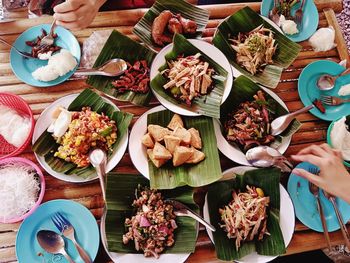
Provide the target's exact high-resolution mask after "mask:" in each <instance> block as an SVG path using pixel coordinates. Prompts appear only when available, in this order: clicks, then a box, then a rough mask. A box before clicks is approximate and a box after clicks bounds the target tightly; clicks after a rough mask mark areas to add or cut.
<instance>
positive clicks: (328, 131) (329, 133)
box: [327, 117, 350, 167]
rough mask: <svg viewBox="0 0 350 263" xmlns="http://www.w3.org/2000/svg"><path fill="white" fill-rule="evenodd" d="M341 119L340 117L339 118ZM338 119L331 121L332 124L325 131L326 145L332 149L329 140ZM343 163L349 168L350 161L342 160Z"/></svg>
mask: <svg viewBox="0 0 350 263" xmlns="http://www.w3.org/2000/svg"><path fill="white" fill-rule="evenodd" d="M341 118H342V117H341ZM341 118H339V119H341ZM339 119H337V120H335V121H333V122H332V123H331V124H330V125H329V127H328V130H327V143H328V144H329V145H330V146H331V147H333V146H332V139H331V131H332V129H333V125H334V123H335V122H336V121H338V120H339ZM343 163H344V165H345V166H347V167H350V160H347V161H345V160H344V162H343Z"/></svg>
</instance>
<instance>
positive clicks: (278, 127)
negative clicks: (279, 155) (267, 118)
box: [271, 104, 315, 136]
mask: <svg viewBox="0 0 350 263" xmlns="http://www.w3.org/2000/svg"><path fill="white" fill-rule="evenodd" d="M314 107H315V105H313V104H311V105H309V106H306V107H304V108H302V109H300V110H297V111H295V112H291V113H288V114H286V115H283V116H280V117H278V118H276V119H274V120H273V121H272V122H271V135H273V136H276V135H279V134H281V133H282V132H284V131H285V129H287V128H288V126H289V124H290V123H291V122H292V121H293V120H294V117H295V116H297V115H299V114H301V113H304V112H307V111H309V110H311V109H313V108H314Z"/></svg>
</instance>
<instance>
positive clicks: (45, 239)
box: [36, 230, 74, 263]
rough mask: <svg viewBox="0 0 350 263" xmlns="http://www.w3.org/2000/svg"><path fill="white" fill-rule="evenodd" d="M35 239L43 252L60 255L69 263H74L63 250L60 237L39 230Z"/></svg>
mask: <svg viewBox="0 0 350 263" xmlns="http://www.w3.org/2000/svg"><path fill="white" fill-rule="evenodd" d="M36 238H37V240H38V242H39V244H40V246H41V247H42V248H43V249H44V250H45V251H47V252H49V253H51V254H62V255H63V256H64V257H65V258H66V259H67V260H68V261H69V262H70V263H74V261H73V260H72V258H71V257H70V256H69V255H68V254H67V252H66V250H65V249H64V240H63V238H62V237H61V235H59V234H57V233H56V232H54V231H51V230H40V231H39V232H38V233H37V234H36Z"/></svg>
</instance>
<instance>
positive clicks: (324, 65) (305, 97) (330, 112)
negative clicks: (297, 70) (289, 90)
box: [298, 60, 350, 121]
mask: <svg viewBox="0 0 350 263" xmlns="http://www.w3.org/2000/svg"><path fill="white" fill-rule="evenodd" d="M344 69H345V68H344V67H342V66H340V65H339V64H337V63H335V62H333V61H330V60H319V61H315V62H313V63H311V64H309V65H307V66H306V67H305V68H304V69H303V71H302V72H301V74H300V76H299V81H298V92H299V97H300V99H301V101H302V102H303V104H304V105H305V106H308V105H311V104H312V102H313V101H314V100H315V99H316V98H317V99H319V98H320V96H321V95H331V96H338V91H339V89H340V87H341V86H342V85H345V84H347V83H350V75H345V76H342V77H340V78H338V79H337V81H336V82H335V86H334V88H333V89H331V90H328V91H325V90H323V91H321V90H319V88H318V87H317V80H318V79H319V77H320V76H321V75H323V74H330V75H337V74H339V73H341V72H342V71H344ZM342 98H350V96H346V97H342ZM324 106H325V109H326V113H322V112H320V111H319V110H318V109H316V108H314V109H312V110H310V112H311V113H312V114H313V115H315V116H316V117H317V118H320V119H322V120H326V121H333V120H337V119H339V118H340V117H342V116H344V115H347V114H349V112H350V103H344V104H342V105H339V106H327V105H324Z"/></svg>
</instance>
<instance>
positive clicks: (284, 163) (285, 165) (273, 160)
mask: <svg viewBox="0 0 350 263" xmlns="http://www.w3.org/2000/svg"><path fill="white" fill-rule="evenodd" d="M245 156H246V158H247V161H248V162H249V163H250V164H251V165H253V166H255V167H271V166H274V167H278V168H280V169H281V170H282V172H290V171H291V170H292V168H293V164H291V163H290V162H289V161H288V160H287V158H286V157H284V156H283V155H282V154H281V153H280V152H279V151H277V150H276V149H274V148H271V147H268V146H258V147H254V148H252V149H250V150H248V151H247V152H246V154H245Z"/></svg>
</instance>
